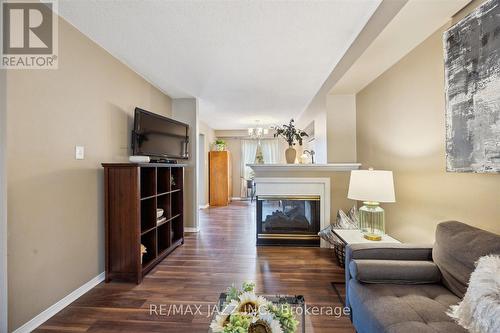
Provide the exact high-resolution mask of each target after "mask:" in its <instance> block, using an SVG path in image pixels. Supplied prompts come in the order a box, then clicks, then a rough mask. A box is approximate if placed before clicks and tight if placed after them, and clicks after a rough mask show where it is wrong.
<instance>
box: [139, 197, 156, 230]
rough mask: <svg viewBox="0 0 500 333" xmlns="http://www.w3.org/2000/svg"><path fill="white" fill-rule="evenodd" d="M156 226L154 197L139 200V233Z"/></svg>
mask: <svg viewBox="0 0 500 333" xmlns="http://www.w3.org/2000/svg"><path fill="white" fill-rule="evenodd" d="M155 226H156V198H155V197H151V198H149V199H145V200H141V234H142V233H144V232H146V231H148V230H150V229H151V228H154V227H155Z"/></svg>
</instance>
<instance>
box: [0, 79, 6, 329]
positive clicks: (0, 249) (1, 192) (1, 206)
mask: <svg viewBox="0 0 500 333" xmlns="http://www.w3.org/2000/svg"><path fill="white" fill-rule="evenodd" d="M6 74H7V73H6V71H5V70H0V333H6V332H7V318H8V316H7V181H6V179H5V177H6V175H7V173H6V171H5V164H6V158H5V150H6V148H5V147H6V143H5V141H6V130H7V125H6V119H7V112H6V103H5V102H6Z"/></svg>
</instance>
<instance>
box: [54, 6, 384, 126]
mask: <svg viewBox="0 0 500 333" xmlns="http://www.w3.org/2000/svg"><path fill="white" fill-rule="evenodd" d="M379 3H380V0H356V1H351V0H330V1H203V2H202V1H196V2H195V1H159V0H157V1H138V0H135V1H133V0H126V1H124V0H121V1H119V0H107V1H105V0H101V1H96V0H94V1H89V0H60V1H59V14H60V15H61V16H62V17H64V18H65V19H66V20H67V21H69V22H70V23H71V24H73V25H74V26H75V27H77V28H78V29H79V30H80V31H82V32H83V33H84V34H85V35H87V36H89V37H90V38H91V39H92V40H94V41H95V42H97V44H99V45H100V46H102V47H103V48H104V49H106V50H107V51H109V52H110V53H111V54H112V55H114V56H115V57H117V58H118V59H119V60H121V61H122V62H124V63H125V64H127V65H128V66H129V67H131V68H132V69H133V70H135V71H136V72H137V73H139V74H140V75H142V76H143V77H144V78H145V79H147V80H148V81H150V82H151V83H153V84H154V85H155V86H157V87H158V88H160V89H161V90H163V91H164V92H166V93H167V94H169V95H170V96H171V97H173V98H179V97H197V98H200V99H201V100H202V101H203V103H202V105H203V108H202V109H201V110H200V116H201V119H202V120H204V121H205V122H206V123H208V124H209V125H210V126H211V127H213V128H214V129H237V128H245V127H248V126H249V125H253V124H255V120H257V119H259V120H261V124H268V125H272V124H275V123H279V122H285V121H287V120H288V119H289V118H290V117H293V116H296V115H298V114H299V113H300V112H301V111H302V110H303V109H305V108H306V107H307V105H308V103H309V102H310V101H311V99H312V98H313V96H314V95H315V94H316V92H317V91H318V89H319V88H320V87H321V85H322V84H323V82H324V81H325V79H326V78H327V77H328V75H329V74H330V72H331V71H332V70H333V68H334V67H335V65H336V64H337V63H338V61H339V60H340V58H341V57H342V56H343V55H344V53H345V51H346V50H347V49H348V48H349V46H350V45H351V43H352V42H353V40H354V39H355V38H356V36H357V35H358V33H359V32H360V31H361V29H362V28H363V26H364V25H365V24H366V22H367V21H368V19H369V18H370V16H371V15H372V14H373V12H374V11H375V9H376V8H377V6H378V5H379ZM151 111H155V110H151Z"/></svg>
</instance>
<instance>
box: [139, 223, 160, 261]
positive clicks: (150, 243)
mask: <svg viewBox="0 0 500 333" xmlns="http://www.w3.org/2000/svg"><path fill="white" fill-rule="evenodd" d="M141 244H142V245H144V246H145V247H146V251H147V252H146V253H145V254H144V255H143V256H142V267H143V268H144V267H147V266H148V265H149V264H150V263H151V262H153V260H155V259H156V256H157V250H156V229H152V230H150V231H148V232H147V233H145V234H144V235H142V236H141Z"/></svg>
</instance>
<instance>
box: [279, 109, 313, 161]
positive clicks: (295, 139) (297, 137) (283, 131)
mask: <svg viewBox="0 0 500 333" xmlns="http://www.w3.org/2000/svg"><path fill="white" fill-rule="evenodd" d="M294 122H295V121H294V120H293V119H290V123H289V124H288V125H286V124H285V125H282V126H275V127H274V130H275V131H276V132H275V133H274V137H275V138H276V137H279V136H281V137H282V138H283V139H285V141H286V142H287V143H288V148H287V149H286V150H285V157H286V162H287V163H288V164H292V163H294V162H295V158H296V157H297V151H296V150H295V148H293V146H295V144H296V143H298V144H299V145H300V146H302V138H303V137H305V136H308V135H307V133H306V132H304V131H303V130H301V129H298V128H296V127H295V125H294Z"/></svg>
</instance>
